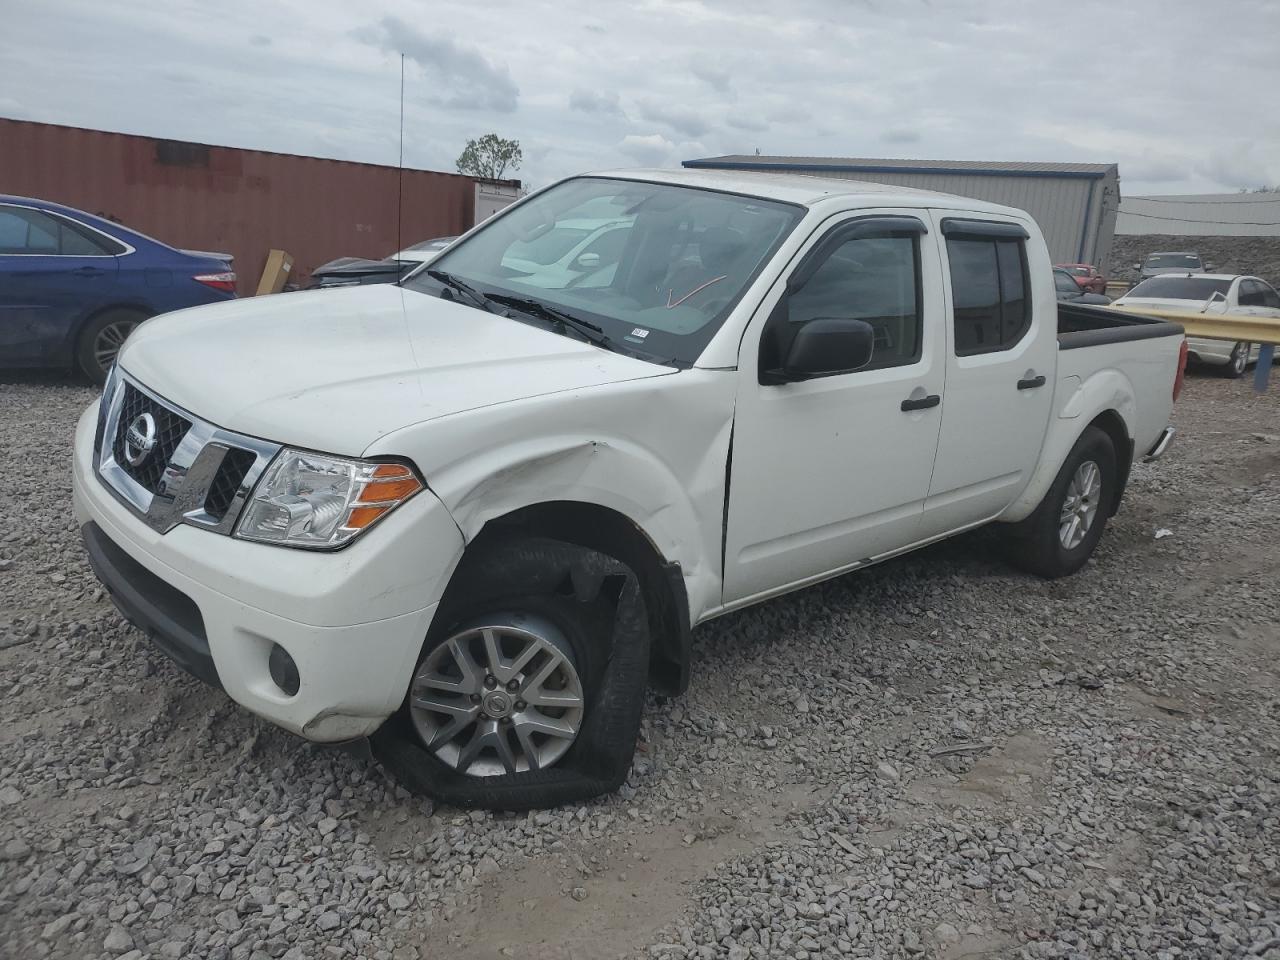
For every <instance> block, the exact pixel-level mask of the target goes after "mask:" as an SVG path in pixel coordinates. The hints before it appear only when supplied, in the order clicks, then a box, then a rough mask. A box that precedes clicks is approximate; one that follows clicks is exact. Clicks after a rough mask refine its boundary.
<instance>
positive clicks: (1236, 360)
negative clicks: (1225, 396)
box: [1222, 343, 1252, 380]
mask: <svg viewBox="0 0 1280 960" xmlns="http://www.w3.org/2000/svg"><path fill="white" fill-rule="evenodd" d="M1250 350H1252V347H1251V346H1250V345H1249V344H1247V343H1237V344H1236V345H1235V347H1234V348H1233V349H1232V351H1231V359H1230V360H1228V361H1227V365H1226V366H1225V367H1223V371H1222V372H1223V375H1224V376H1227V377H1230V378H1231V379H1232V380H1239V379H1240V378H1241V377H1243V376H1244V372H1245V371H1246V370H1248V369H1249V352H1250Z"/></svg>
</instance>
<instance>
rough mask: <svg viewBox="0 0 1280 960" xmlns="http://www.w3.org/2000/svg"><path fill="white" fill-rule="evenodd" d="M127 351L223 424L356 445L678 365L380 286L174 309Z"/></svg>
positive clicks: (139, 369)
mask: <svg viewBox="0 0 1280 960" xmlns="http://www.w3.org/2000/svg"><path fill="white" fill-rule="evenodd" d="M119 362H120V368H121V369H122V370H124V371H125V372H126V373H128V374H129V375H130V376H132V377H134V378H135V379H136V380H138V381H139V382H141V383H142V384H144V385H145V386H147V387H149V388H150V389H151V390H153V391H154V392H155V393H157V394H159V395H160V396H162V397H165V398H167V399H168V400H170V401H171V402H173V403H175V404H177V405H178V406H181V407H183V408H185V409H187V410H189V411H190V412H191V413H193V414H195V415H197V416H199V417H202V418H203V419H205V420H209V421H210V422H212V423H214V424H217V425H218V426H221V427H224V428H226V429H228V430H234V431H237V432H240V433H246V434H249V435H251V436H255V437H261V438H263V439H266V440H274V441H276V442H278V443H285V444H291V445H293V446H299V447H309V448H311V449H314V450H321V451H326V452H329V453H337V454H346V455H349V456H359V455H360V454H361V453H363V452H364V451H365V450H366V449H367V448H368V447H369V445H370V444H372V443H373V442H374V441H375V440H377V439H378V438H379V437H381V436H383V435H385V434H388V433H391V432H392V431H395V430H399V429H401V428H403V427H407V426H410V425H412V424H415V423H421V422H423V421H426V420H432V419H435V418H437V417H445V416H449V415H450V414H455V413H461V412H463V411H466V410H472V409H476V408H478V407H483V406H490V405H493V404H499V403H509V402H512V401H515V400H521V399H526V398H529V397H536V396H541V395H543V394H548V393H556V392H560V391H572V390H582V389H586V388H590V387H595V386H600V385H602V384H607V383H617V382H620V381H624V380H635V379H639V378H642V377H656V376H662V375H665V374H671V373H675V372H676V371H675V370H674V369H673V368H671V367H664V366H661V365H658V364H654V363H647V362H645V361H643V360H636V359H633V358H631V357H625V356H622V355H620V354H616V353H610V352H608V351H606V350H602V349H600V348H598V347H594V346H591V345H590V344H588V343H584V342H582V341H579V340H575V339H571V338H570V337H566V336H562V335H560V334H558V333H553V332H551V331H549V330H545V329H541V328H538V327H533V326H530V325H528V324H526V323H521V322H520V321H518V320H510V319H507V318H506V317H502V316H498V315H496V314H488V313H485V312H483V311H481V310H477V309H474V308H472V307H465V306H461V305H459V304H456V303H451V302H449V301H446V300H441V299H438V298H436V297H431V296H428V295H426V294H422V293H416V292H413V291H408V290H404V291H402V290H401V288H399V287H396V286H382V285H378V286H364V287H352V288H348V289H342V290H331V291H314V292H308V293H288V294H276V295H274V296H266V297H253V298H250V299H245V300H235V301H228V302H226V303H219V304H213V305H210V306H205V307H196V308H193V309H190V310H180V311H177V312H175V313H170V314H165V315H164V316H160V317H156V318H155V319H153V320H149V321H147V322H146V323H144V324H143V325H142V326H140V327H139V328H138V329H137V330H136V331H135V332H134V334H133V335H132V336H131V337H130V338H129V340H128V342H127V343H126V344H125V346H124V348H123V349H122V350H121V352H120V357H119Z"/></svg>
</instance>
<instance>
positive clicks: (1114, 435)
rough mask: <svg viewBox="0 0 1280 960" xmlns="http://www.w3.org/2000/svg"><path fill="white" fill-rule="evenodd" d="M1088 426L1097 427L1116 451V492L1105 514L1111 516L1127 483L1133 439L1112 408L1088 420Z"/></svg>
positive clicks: (1118, 506)
mask: <svg viewBox="0 0 1280 960" xmlns="http://www.w3.org/2000/svg"><path fill="white" fill-rule="evenodd" d="M1089 426H1091V427H1097V428H1098V429H1099V430H1101V431H1102V432H1103V433H1105V434H1106V435H1107V436H1108V437H1109V438H1110V439H1111V446H1112V447H1113V448H1114V449H1115V452H1116V474H1117V476H1116V481H1117V482H1116V492H1115V496H1114V497H1113V498H1112V500H1111V503H1110V505H1109V507H1108V510H1107V516H1109V517H1113V516H1115V514H1116V511H1117V510H1119V509H1120V500H1121V498H1122V497H1123V496H1124V490H1125V487H1126V486H1128V484H1129V470H1130V469H1131V468H1132V466H1133V440H1132V439H1130V437H1129V429H1128V427H1126V426H1125V423H1124V418H1123V417H1121V416H1120V414H1118V413H1117V412H1116V411H1114V410H1105V411H1103V412H1102V413H1100V414H1098V415H1097V416H1096V417H1094V418H1093V420H1091V421H1090V423H1089Z"/></svg>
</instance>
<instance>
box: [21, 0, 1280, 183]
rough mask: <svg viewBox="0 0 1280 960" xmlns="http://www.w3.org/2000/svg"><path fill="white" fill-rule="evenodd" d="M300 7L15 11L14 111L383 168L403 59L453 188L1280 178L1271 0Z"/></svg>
mask: <svg viewBox="0 0 1280 960" xmlns="http://www.w3.org/2000/svg"><path fill="white" fill-rule="evenodd" d="M298 9H299V8H298V7H296V6H295V5H293V4H278V5H273V4H268V5H265V6H264V5H261V4H257V3H254V2H252V0H223V3H222V5H221V6H220V8H219V23H220V24H221V25H222V26H221V27H220V29H219V30H216V31H210V30H209V29H208V28H207V25H206V24H205V23H204V22H203V21H201V20H200V19H199V18H193V17H192V16H191V15H190V12H189V9H188V8H186V7H185V6H184V5H182V4H160V5H157V4H146V3H143V2H142V0H120V2H118V3H112V4H103V3H101V2H100V0H43V2H41V3H14V4H9V5H8V6H7V7H6V10H5V16H4V29H3V30H0V91H3V97H4V98H7V99H5V100H0V114H5V115H9V116H15V115H18V113H22V114H23V115H24V116H25V117H27V118H30V119H38V120H48V121H50V122H54V123H66V124H73V125H76V126H85V127H97V128H103V129H115V130H122V131H125V132H133V133H145V134H151V135H159V136H166V137H172V138H176V139H187V140H200V141H205V142H213V143H226V144H230V145H233V146H246V147H257V148H261V149H270V150H282V151H287V152H293V153H304V154H308V153H311V154H317V155H323V156H343V157H347V158H349V159H356V160H367V161H372V162H378V163H389V162H395V159H396V156H397V130H398V126H399V62H398V59H399V58H398V54H399V53H400V52H404V53H405V54H406V55H407V57H408V58H409V63H408V66H409V69H408V70H407V71H406V84H405V155H406V160H407V162H409V163H410V164H412V165H415V166H425V167H430V168H435V169H441V170H451V169H453V161H454V158H456V157H457V155H458V153H459V152H460V151H461V149H462V146H463V144H464V143H465V142H466V140H467V139H468V138H469V137H475V136H479V135H480V134H483V133H488V132H490V131H492V132H495V133H498V134H500V135H502V136H506V137H514V138H516V139H518V140H520V141H521V142H522V143H523V144H525V145H526V147H529V148H531V149H528V150H526V157H527V159H526V162H525V166H524V167H523V168H522V170H521V171H520V172H521V175H523V176H526V177H528V178H529V179H530V180H532V181H533V182H535V183H541V184H545V183H547V182H550V181H551V180H554V179H558V178H559V177H561V176H565V175H568V174H572V173H576V172H580V171H582V170H587V169H598V168H602V167H614V166H622V165H626V164H634V163H640V162H643V163H654V162H657V163H663V164H676V163H679V162H680V161H681V160H685V159H688V158H689V157H690V156H694V155H697V152H698V151H701V150H705V151H706V152H709V153H719V152H735V151H741V152H748V153H749V152H751V151H752V150H753V149H754V148H755V147H757V146H759V147H760V148H761V149H762V150H765V151H766V152H772V153H782V154H816V155H831V156H841V155H843V156H879V155H899V156H903V155H905V156H908V157H919V158H954V159H979V160H981V159H986V160H1085V161H1104V162H1119V163H1120V172H1121V177H1122V179H1123V189H1124V191H1125V192H1126V193H1130V194H1132V193H1142V192H1160V193H1170V192H1177V191H1180V190H1185V191H1200V190H1202V191H1205V192H1209V191H1213V190H1232V189H1235V188H1236V187H1242V186H1252V185H1255V183H1256V182H1257V181H1258V179H1259V178H1268V179H1269V180H1270V181H1271V182H1276V181H1277V180H1280V170H1277V169H1276V167H1277V163H1280V160H1277V159H1276V158H1280V123H1278V122H1277V121H1276V119H1275V113H1274V105H1273V104H1272V103H1271V100H1272V99H1273V96H1274V91H1275V90H1277V89H1280V60H1277V58H1276V56H1275V38H1276V37H1278V36H1280V3H1274V2H1270V0H1220V2H1219V3H1218V4H1217V5H1216V6H1206V5H1205V4H1204V3H1203V0H1133V2H1131V3H1128V4H1121V5H1117V4H1115V3H1114V2H1113V0H1076V3H1075V4H1074V6H1073V7H1072V9H1071V15H1070V17H1069V18H1068V20H1064V19H1063V17H1064V14H1063V12H1062V10H1061V9H1059V8H1055V7H1054V6H1052V5H1045V4H1034V3H1026V2H1025V0H948V2H947V3H937V2H926V0H900V2H896V3H892V4H890V3H884V2H882V0H860V2H849V0H791V2H790V3H788V4H787V5H786V6H785V8H782V7H779V6H778V5H777V3H776V2H775V0H640V2H638V3H636V4H632V5H626V6H623V5H612V6H601V5H600V4H599V3H597V2H590V3H589V2H587V0H521V2H519V3H516V2H515V0H492V2H490V3H488V4H483V5H477V4H473V3H470V2H464V0H435V2H433V3H432V4H431V5H430V6H429V8H415V7H411V6H405V5H404V4H401V3H395V2H394V0H365V2H364V3H362V4H358V5H352V4H349V3H344V2H341V0H311V2H310V3H309V4H308V5H307V6H306V15H305V16H299V15H298V13H297V10H298ZM241 24H243V25H244V26H237V25H241ZM1092 24H1096V25H1101V28H1100V29H1098V30H1096V31H1093V30H1091V31H1090V32H1089V34H1088V38H1087V40H1084V39H1081V37H1080V35H1079V33H1078V29H1083V27H1081V26H1080V25H1092ZM1073 31H1076V32H1073ZM265 38H270V42H269V43H263V42H262V41H263V39H265ZM362 38H363V39H362ZM1224 56H1229V63H1228V61H1226V60H1224V59H1222V57H1224ZM192 80H194V82H186V81H192ZM535 146H536V149H532V148H534V147H535ZM1144 178H1146V179H1144Z"/></svg>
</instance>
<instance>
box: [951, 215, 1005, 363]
mask: <svg viewBox="0 0 1280 960" xmlns="http://www.w3.org/2000/svg"><path fill="white" fill-rule="evenodd" d="M947 257H948V259H949V260H950V261H951V296H952V299H953V300H954V308H955V331H956V344H955V350H956V353H957V354H961V355H963V354H968V353H985V352H987V351H990V350H998V349H999V348H1000V323H1001V316H1000V268H999V265H998V262H997V260H996V245H995V243H993V242H992V241H990V240H955V239H948V240H947Z"/></svg>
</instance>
